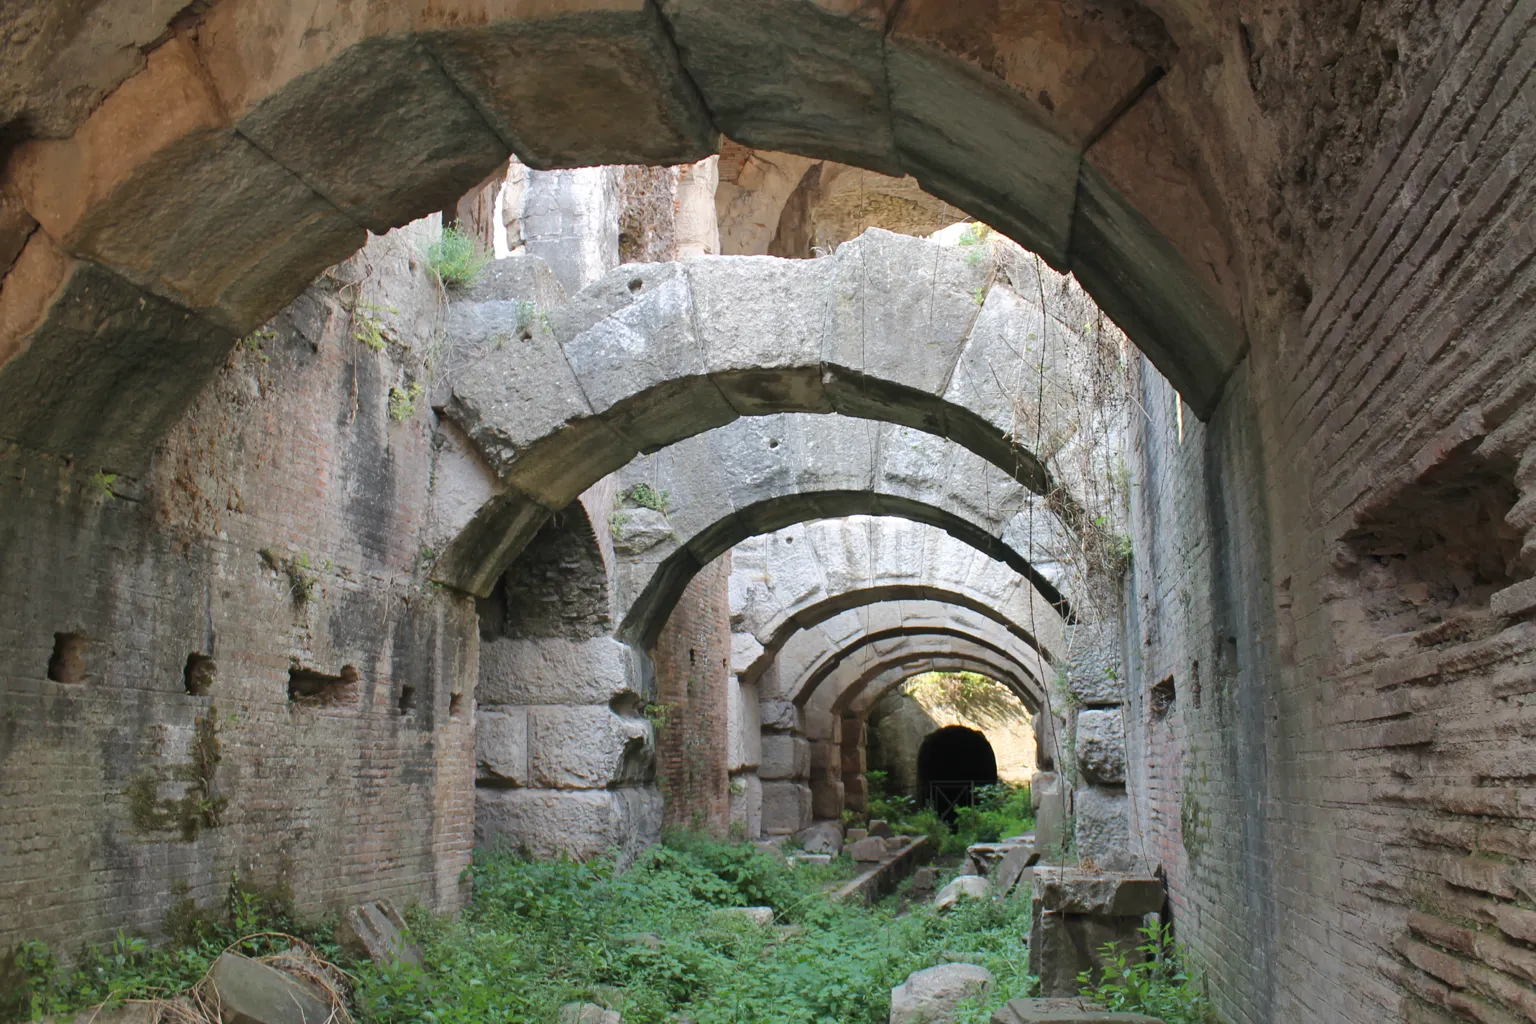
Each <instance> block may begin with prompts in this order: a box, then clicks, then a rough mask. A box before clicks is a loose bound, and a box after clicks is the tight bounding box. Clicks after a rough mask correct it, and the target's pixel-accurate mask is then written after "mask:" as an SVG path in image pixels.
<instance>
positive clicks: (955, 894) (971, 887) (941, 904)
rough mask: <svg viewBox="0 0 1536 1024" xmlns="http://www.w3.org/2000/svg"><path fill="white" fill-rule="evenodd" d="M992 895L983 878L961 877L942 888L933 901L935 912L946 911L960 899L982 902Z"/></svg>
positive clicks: (987, 883)
mask: <svg viewBox="0 0 1536 1024" xmlns="http://www.w3.org/2000/svg"><path fill="white" fill-rule="evenodd" d="M991 894H992V886H991V883H989V882H988V881H987V880H986V879H985V878H979V877H977V876H976V875H961V876H960V877H959V878H956V879H955V880H953V881H952V882H950V883H949V884H948V885H946V886H945V887H944V888H942V889H940V890H939V894H938V895H937V896H935V897H934V899H933V906H934V909H935V910H941V911H943V910H948V909H949V908H950V907H953V906H954V905H955V904H956V903H959V902H960V901H961V900H962V899H975V900H984V899H986V898H987V897H988V896H990V895H991Z"/></svg>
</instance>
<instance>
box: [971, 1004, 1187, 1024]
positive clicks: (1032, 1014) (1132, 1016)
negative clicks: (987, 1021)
mask: <svg viewBox="0 0 1536 1024" xmlns="http://www.w3.org/2000/svg"><path fill="white" fill-rule="evenodd" d="M992 1024H1163V1022H1162V1020H1161V1019H1159V1018H1157V1017H1148V1016H1146V1015H1145V1014H1141V1013H1113V1012H1111V1011H1109V1010H1106V1009H1104V1008H1103V1007H1102V1006H1100V1005H1099V1004H1098V1003H1093V1002H1089V1001H1088V1000H1087V999H1075V998H1074V999H1010V1000H1009V1001H1008V1004H1007V1005H1006V1006H1004V1007H1003V1008H1002V1009H1001V1010H998V1011H997V1012H996V1013H994V1014H993V1015H992Z"/></svg>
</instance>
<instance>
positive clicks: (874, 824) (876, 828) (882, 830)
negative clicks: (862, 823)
mask: <svg viewBox="0 0 1536 1024" xmlns="http://www.w3.org/2000/svg"><path fill="white" fill-rule="evenodd" d="M869 834H870V835H872V836H879V837H880V838H881V839H889V838H891V836H892V835H894V834H895V833H894V832H892V831H891V825H890V823H889V822H887V821H884V820H882V819H880V818H876V819H875V820H874V821H871V822H870V823H869Z"/></svg>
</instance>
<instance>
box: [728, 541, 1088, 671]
mask: <svg viewBox="0 0 1536 1024" xmlns="http://www.w3.org/2000/svg"><path fill="white" fill-rule="evenodd" d="M1048 558H1049V556H1047V560H1046V561H1044V562H1043V561H1042V560H1041V558H1040V557H1039V555H1038V554H1036V556H1035V557H1034V559H1033V560H1032V562H1031V564H1032V566H1033V567H1035V568H1036V569H1037V570H1038V569H1041V568H1042V566H1044V567H1045V569H1046V571H1050V570H1051V569H1052V568H1053V566H1052V564H1051V563H1050V562H1049V561H1048ZM732 564H733V569H732V572H733V574H734V575H735V576H736V577H737V582H735V583H734V584H733V586H734V593H733V596H732V615H733V619H734V629H735V632H736V633H737V634H738V635H740V636H741V637H742V639H741V640H739V641H738V646H740V647H743V648H744V653H743V658H744V659H749V660H745V663H744V664H743V666H742V667H741V668H740V669H739V672H738V674H739V675H740V677H741V679H742V681H743V682H748V683H750V682H754V681H755V680H756V678H757V677H758V676H759V675H761V673H762V671H763V670H764V669H765V668H766V667H767V665H768V663H769V662H771V661H772V660H773V659H774V658H775V657H776V656H777V655H778V653H779V651H780V650H781V649H782V648H783V647H784V645H785V644H786V643H788V642H789V641H790V639H791V637H793V636H795V635H796V634H797V633H798V632H800V631H803V630H809V629H814V628H817V627H820V626H821V625H822V624H823V623H825V622H827V621H828V620H830V619H833V618H834V617H840V616H841V615H842V613H844V612H847V611H849V610H851V609H855V608H862V607H865V606H869V605H879V604H882V603H887V602H892V603H894V602H900V601H909V602H910V601H925V600H926V601H940V602H943V603H946V604H951V605H956V606H959V607H963V608H966V609H969V610H970V611H973V612H976V613H978V614H980V615H983V616H985V617H987V618H991V619H993V620H994V621H996V622H999V623H1001V624H1003V625H1005V626H1006V627H1008V628H1010V629H1013V630H1014V631H1015V632H1017V633H1018V634H1019V635H1020V636H1026V635H1028V636H1031V637H1034V640H1033V641H1032V642H1036V643H1039V644H1041V645H1042V646H1043V647H1044V648H1045V650H1046V652H1047V657H1052V658H1054V657H1055V656H1054V655H1051V654H1050V653H1049V652H1050V651H1051V650H1052V649H1054V648H1056V647H1059V643H1058V642H1057V639H1058V638H1059V634H1060V630H1061V628H1062V622H1061V619H1060V617H1059V613H1058V611H1057V609H1056V607H1054V606H1051V605H1050V604H1049V602H1048V601H1046V600H1045V599H1044V598H1043V597H1042V596H1041V595H1040V594H1039V593H1037V592H1036V590H1035V588H1034V586H1033V583H1032V581H1031V579H1030V578H1029V577H1027V576H1025V575H1023V574H1021V573H1019V572H1017V571H1015V570H1014V569H1013V568H1011V567H1010V566H1008V565H1007V564H1005V563H1001V562H998V561H996V560H994V559H991V558H989V557H987V556H986V555H985V554H984V553H982V552H980V551H978V550H977V549H975V548H973V547H971V546H970V545H968V544H966V543H965V542H964V541H961V540H959V539H957V538H955V537H953V536H951V535H949V534H947V533H945V532H944V531H942V530H940V529H937V528H935V527H931V526H928V525H926V524H922V523H914V522H912V521H909V520H904V519H895V518H890V517H876V516H853V517H848V518H845V519H833V520H821V521H817V522H810V523H804V524H800V525H798V526H795V527H790V528H788V529H785V530H781V531H777V532H775V533H772V534H764V535H760V536H758V537H755V538H753V539H751V540H749V541H746V542H743V543H741V544H738V545H737V546H736V547H735V548H734V549H733V550H732ZM1057 578H1059V577H1057ZM1042 624H1043V633H1044V635H1042Z"/></svg>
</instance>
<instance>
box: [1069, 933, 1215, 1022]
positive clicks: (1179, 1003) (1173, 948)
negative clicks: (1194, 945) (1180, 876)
mask: <svg viewBox="0 0 1536 1024" xmlns="http://www.w3.org/2000/svg"><path fill="white" fill-rule="evenodd" d="M1141 936H1142V938H1143V939H1144V940H1145V941H1143V942H1142V944H1141V945H1139V946H1137V947H1136V949H1135V952H1134V954H1128V953H1127V952H1126V951H1125V950H1122V949H1119V948H1118V947H1116V946H1115V945H1114V943H1105V944H1104V946H1102V947H1101V948H1100V951H1099V952H1100V956H1101V958H1102V960H1103V963H1104V971H1103V977H1102V979H1101V980H1100V981H1099V982H1098V984H1097V985H1095V984H1094V983H1093V979H1092V978H1091V977H1090V976H1089V974H1088V973H1087V972H1086V971H1085V972H1084V973H1082V974H1080V975H1078V978H1077V980H1078V983H1079V984H1080V985H1082V986H1083V994H1084V995H1087V996H1088V997H1089V998H1091V999H1094V1000H1096V1001H1097V1002H1100V1003H1103V1004H1104V1006H1105V1007H1107V1008H1108V1009H1110V1010H1116V1011H1127V1012H1134V1013H1145V1014H1150V1015H1151V1016H1154V1017H1158V1018H1161V1019H1162V1021H1163V1024H1209V1022H1211V1021H1214V1020H1215V1019H1216V1016H1215V1012H1214V1010H1213V1009H1212V1008H1211V1003H1210V1000H1208V999H1207V998H1206V997H1205V991H1204V987H1203V985H1202V983H1201V980H1200V974H1199V972H1198V971H1197V970H1195V969H1194V968H1193V967H1192V966H1191V965H1190V962H1189V953H1188V951H1187V950H1185V948H1184V947H1183V946H1181V945H1179V944H1178V943H1177V942H1174V941H1173V930H1172V929H1171V928H1168V927H1166V926H1164V925H1158V924H1153V925H1149V926H1148V927H1146V928H1143V929H1141Z"/></svg>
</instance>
